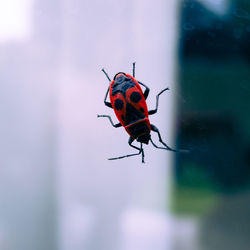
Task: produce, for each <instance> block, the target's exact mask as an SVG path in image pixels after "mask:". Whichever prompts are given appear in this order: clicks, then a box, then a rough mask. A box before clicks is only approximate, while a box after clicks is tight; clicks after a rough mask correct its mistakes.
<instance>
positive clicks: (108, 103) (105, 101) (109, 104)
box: [104, 87, 113, 108]
mask: <svg viewBox="0 0 250 250" xmlns="http://www.w3.org/2000/svg"><path fill="white" fill-rule="evenodd" d="M108 93H109V87H108V89H107V92H106V94H105V97H104V104H105V105H106V106H107V107H109V108H113V107H112V105H111V103H110V102H107V97H108Z"/></svg>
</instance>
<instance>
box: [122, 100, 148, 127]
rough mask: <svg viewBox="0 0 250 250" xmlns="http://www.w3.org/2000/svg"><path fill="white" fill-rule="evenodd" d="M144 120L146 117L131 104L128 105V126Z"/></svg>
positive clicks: (126, 120)
mask: <svg viewBox="0 0 250 250" xmlns="http://www.w3.org/2000/svg"><path fill="white" fill-rule="evenodd" d="M143 118H145V115H144V114H143V113H142V112H141V111H140V110H138V109H136V108H135V107H134V106H133V105H131V104H130V103H127V104H126V119H125V123H126V125H129V124H131V123H134V122H137V121H139V120H141V119H143Z"/></svg>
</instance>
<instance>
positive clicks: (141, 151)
mask: <svg viewBox="0 0 250 250" xmlns="http://www.w3.org/2000/svg"><path fill="white" fill-rule="evenodd" d="M133 141H134V139H133V138H132V137H129V140H128V144H129V146H131V147H132V148H135V149H137V150H139V152H138V153H135V154H130V155H123V156H119V157H114V158H109V159H108V160H118V159H122V158H125V157H130V156H135V155H139V154H142V163H144V150H143V148H142V143H141V148H138V147H136V146H134V145H132V142H133Z"/></svg>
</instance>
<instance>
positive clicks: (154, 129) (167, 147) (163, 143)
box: [150, 124, 189, 153]
mask: <svg viewBox="0 0 250 250" xmlns="http://www.w3.org/2000/svg"><path fill="white" fill-rule="evenodd" d="M151 130H152V131H154V132H156V133H157V134H158V138H159V142H160V143H161V144H162V145H164V146H165V147H159V146H157V145H156V144H155V143H154V142H153V141H152V139H151V138H150V141H151V143H152V145H153V146H154V147H156V148H160V149H165V150H169V151H173V152H176V153H187V152H189V151H188V150H177V149H173V148H170V147H169V146H168V145H167V144H166V143H165V142H164V141H163V140H162V138H161V134H160V131H159V129H158V128H157V127H156V126H155V125H153V124H151Z"/></svg>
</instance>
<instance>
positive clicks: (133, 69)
mask: <svg viewBox="0 0 250 250" xmlns="http://www.w3.org/2000/svg"><path fill="white" fill-rule="evenodd" d="M133 77H135V62H133Z"/></svg>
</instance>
